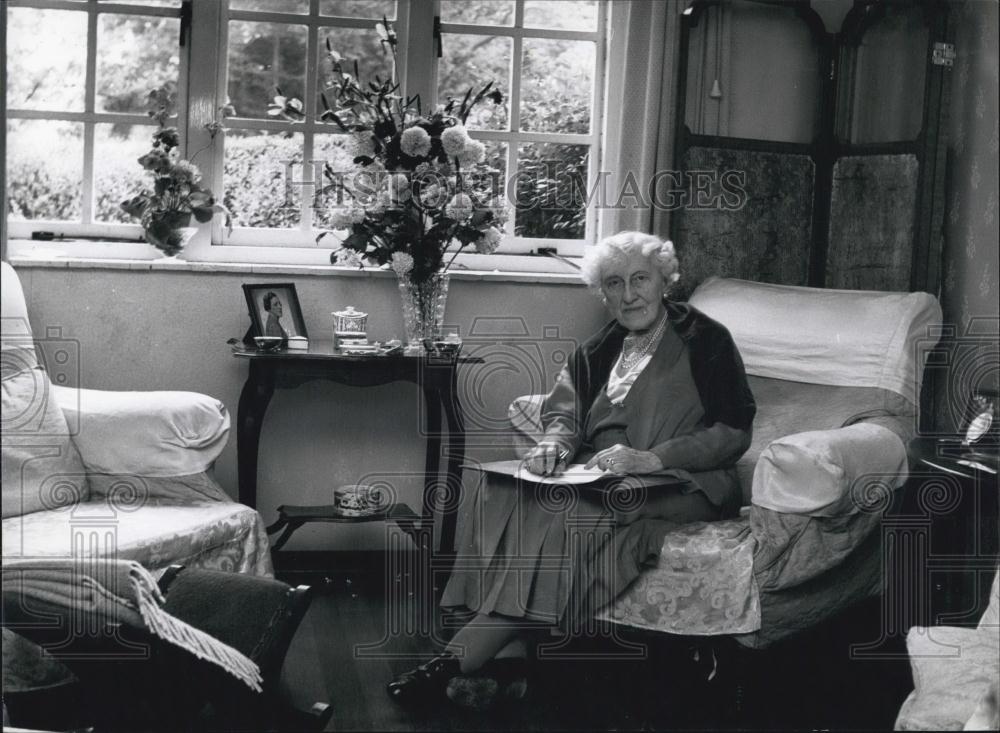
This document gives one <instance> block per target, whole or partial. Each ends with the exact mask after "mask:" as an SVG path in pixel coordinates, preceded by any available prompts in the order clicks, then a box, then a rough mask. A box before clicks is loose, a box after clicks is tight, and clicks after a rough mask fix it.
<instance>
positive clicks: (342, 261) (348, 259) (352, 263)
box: [334, 247, 362, 267]
mask: <svg viewBox="0 0 1000 733" xmlns="http://www.w3.org/2000/svg"><path fill="white" fill-rule="evenodd" d="M334 255H335V256H336V257H337V264H338V265H344V266H346V267H361V264H362V263H361V255H359V254H358V253H357V252H355V251H354V250H353V249H348V248H347V247H343V248H341V249H338V250H337V251H336V252H335V253H334Z"/></svg>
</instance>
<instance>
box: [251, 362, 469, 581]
mask: <svg viewBox="0 0 1000 733" xmlns="http://www.w3.org/2000/svg"><path fill="white" fill-rule="evenodd" d="M233 354H234V356H235V357H236V358H238V359H245V360H246V361H247V362H248V366H249V370H248V374H247V380H246V383H245V384H244V385H243V391H242V392H241V394H240V402H239V408H238V413H237V416H236V441H237V453H238V469H239V499H240V502H241V503H243V504H246V505H247V506H250V507H256V504H257V467H258V449H259V447H260V431H261V427H262V425H263V422H264V417H265V415H266V414H267V407H268V405H269V404H270V402H271V397H272V396H273V395H274V391H275V390H276V389H290V388H294V387H298V386H299V385H301V384H304V383H306V382H309V381H312V380H315V379H325V380H328V381H332V382H337V383H339V384H346V385H351V386H355V387H373V386H377V385H382V384H387V383H389V382H396V381H407V382H411V383H413V384H415V385H417V386H418V387H420V389H421V390H422V391H423V394H424V400H425V403H426V409H427V424H426V437H427V452H426V460H425V466H424V490H423V502H422V506H421V510H420V512H419V513H418V512H415V511H414V510H413V509H411V508H410V507H409V506H407V505H405V504H395V505H393V506H391V507H389V508H388V509H387V510H386V511H385V512H384V513H382V514H379V515H374V516H372V515H369V516H362V517H344V516H343V515H341V514H339V513H338V512H337V511H336V510H335V508H334V507H333V506H332V505H329V506H281V507H278V512H279V518H278V521H277V522H275V524H273V525H271V527H269V528H268V531H269V532H272V531H278V530H281V529H284V530H285V531H284V533H283V534H282V536H281V537H280V538H279V539H278V541H277V542H276V543H275V549H278V548H280V547H281V545H283V544H284V543H285V542H286V541H287V540H288V537H289V536H290V535H291V534H292V532H294V531H295V530H296V529H297V528H298V527H300V526H302V525H303V524H305V523H308V522H362V521H373V520H382V521H385V520H388V521H393V522H396V523H397V524H398V525H399V526H400V528H401V529H402V530H403V531H404V532H406V533H407V534H408V535H410V537H412V538H413V539H414V541H415V542H417V546H418V547H421V546H422V545H423V544H424V543H425V542H427V541H429V542H430V543H431V544H430V547H431V548H432V547H433V526H434V511H435V508H436V503H437V501H436V499H437V490H438V488H439V486H440V485H441V478H442V473H441V451H442V438H446V439H447V465H446V470H445V472H444V481H445V484H444V486H445V488H446V490H447V492H448V495H449V499H450V500H449V501H448V502H447V506H446V507H444V508H443V510H442V517H441V526H440V544H439V554H440V555H442V556H444V557H445V560H446V563H449V564H450V562H451V560H452V559H453V558H454V550H455V526H456V521H457V512H458V506H459V505H460V503H461V502H460V501H458V500H456V499H460V497H461V491H462V463H463V459H464V453H465V427H464V423H463V418H462V408H461V404H460V402H459V396H458V389H457V374H458V368H459V367H460V366H462V365H465V364H481V363H483V359H481V358H478V357H461V356H460V357H458V358H452V359H435V358H431V357H427V356H404V355H398V356H385V355H364V356H348V355H344V354H341V353H339V352H337V351H336V350H335V349H334V345H333V343H332V342H319V343H311V345H310V348H309V350H308V351H279V352H275V353H265V352H259V351H255V350H253V349H236V350H234V352H233ZM442 412H443V413H444V418H445V422H446V425H447V427H446V428H442V422H441V416H442Z"/></svg>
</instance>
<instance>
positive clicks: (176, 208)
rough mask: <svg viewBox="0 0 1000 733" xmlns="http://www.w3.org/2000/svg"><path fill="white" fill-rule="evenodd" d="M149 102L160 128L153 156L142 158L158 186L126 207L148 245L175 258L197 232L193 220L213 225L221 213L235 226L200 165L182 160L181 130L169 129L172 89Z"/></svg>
mask: <svg viewBox="0 0 1000 733" xmlns="http://www.w3.org/2000/svg"><path fill="white" fill-rule="evenodd" d="M148 101H149V111H148V114H149V116H150V117H152V118H153V119H155V120H156V122H157V123H158V125H159V128H158V129H157V131H156V132H155V133H153V144H152V147H151V148H150V150H149V152H148V153H146V154H145V155H143V156H142V157H141V158H139V165H141V166H142V167H143V168H144V169H145V170H147V171H149V173H150V174H151V175H152V177H153V187H152V190H148V189H147V190H145V191H142V192H141V193H139V194H137V195H136V196H133V197H132V198H130V199H128V200H126V201H123V202H122V203H121V208H122V210H123V211H125V213H126V214H128V215H129V216H133V217H135V218H136V219H139V221H140V222H141V223H142V228H143V233H144V235H145V238H146V241H147V242H149V243H150V244H152V245H153V246H154V247H156V248H157V249H159V250H161V251H162V252H163V253H164V254H165V255H166V256H168V257H172V256H174V255H176V254H178V253H179V252H180V251H181V250H182V249H183V248H184V245H185V244H187V242H188V240H189V239H190V238H191V237H192V236H193V235H194V233H195V232H196V231H197V229H196V228H195V227H192V226H191V219H192V218H194V220H195V221H197V222H199V223H205V222H208V221H211V220H212V217H213V216H214V215H215V214H216V213H222V214H224V215H225V217H226V226H227V227H230V228H231V217H230V214H229V210H228V209H226V207H225V206H223V205H222V204H220V203H217V202H216V200H215V197H214V196H213V195H212V192H211V191H210V190H209V189H208V188H206V187H205V186H203V185H202V183H201V181H202V177H201V171H199V170H198V167H197V166H196V165H194V164H193V163H192V162H190V161H188V160H185V159H183V158H181V157H180V154H179V150H178V146H179V145H180V135H179V133H178V131H177V128H176V127H167V126H166V122H167V120H168V119H169V118H170V116H171V115H172V114H173V108H174V89H173V85H172V84H167V85H165V86H163V87H160V88H159V89H154V90H153V91H151V92H150V93H149V97H148ZM219 129H221V128H220V127H219V126H218V125H217V124H214V123H210V132H211V133H212V136H213V137H214V136H215V134H216V133H217V132H218V130H219ZM199 152H200V151H199ZM196 155H197V154H196Z"/></svg>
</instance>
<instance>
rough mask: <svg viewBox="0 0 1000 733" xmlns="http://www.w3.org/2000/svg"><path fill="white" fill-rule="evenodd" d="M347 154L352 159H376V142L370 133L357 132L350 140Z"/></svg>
mask: <svg viewBox="0 0 1000 733" xmlns="http://www.w3.org/2000/svg"><path fill="white" fill-rule="evenodd" d="M346 147H347V153H348V155H350V156H351V157H352V158H358V157H361V156H364V157H366V158H374V157H375V140H374V138H372V134H371V133H370V132H356V133H354V134H353V135H351V136H350V137H349V138H348V141H347V146H346Z"/></svg>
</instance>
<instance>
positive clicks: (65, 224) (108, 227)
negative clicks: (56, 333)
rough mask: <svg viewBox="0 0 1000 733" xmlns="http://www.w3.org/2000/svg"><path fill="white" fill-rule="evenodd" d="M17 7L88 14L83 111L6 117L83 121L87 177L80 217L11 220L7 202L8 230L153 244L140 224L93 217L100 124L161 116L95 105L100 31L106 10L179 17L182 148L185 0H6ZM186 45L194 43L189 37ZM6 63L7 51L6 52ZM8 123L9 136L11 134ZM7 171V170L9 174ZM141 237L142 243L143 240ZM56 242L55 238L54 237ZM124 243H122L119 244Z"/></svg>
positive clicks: (147, 122)
mask: <svg viewBox="0 0 1000 733" xmlns="http://www.w3.org/2000/svg"><path fill="white" fill-rule="evenodd" d="M16 8H31V9H37V10H70V11H74V12H78V13H85V14H86V15H87V57H86V62H85V72H84V108H83V111H82V112H68V111H64V110H30V109H19V108H17V107H10V106H8V107H7V115H6V119H7V120H18V119H23V120H52V121H59V122H74V123H81V124H82V125H83V182H82V186H81V189H82V190H81V196H82V199H81V202H80V221H54V220H47V219H30V220H26V221H24V220H12V219H10V218H9V217H8V216H7V211H6V203H5V206H4V212H3V214H4V217H5V219H6V221H7V234H8V236H9V237H10V238H11V239H15V238H16V239H30V237H31V233H32V231H48V232H52V233H54V234H55V235H57V236H61V237H86V238H88V239H90V238H100V237H105V238H114V239H135V240H136V243H135V244H132V243H130V242H124V243H122V244H123V245H124V247H125V248H126V251H127V250H128V249H129V248H135V249H138V247H139V246H143V247H145V246H148V245H146V244H145V243H144V242H143V241H142V227H141V226H140V225H139V224H121V223H116V222H99V221H94V153H95V131H96V127H97V125H98V124H108V123H110V124H128V125H140V126H144V127H149V128H150V133H152V131H153V130H155V129H156V122H154V121H153V120H151V119H150V118H149V116H148V115H146V114H142V113H122V112H99V111H97V109H96V100H97V34H98V27H99V21H100V15H102V14H115V15H133V16H145V17H150V16H155V17H166V18H177V19H179V20H180V24H179V38H178V46H179V50H178V68H177V114H176V115H174V116H173V117H171V118H170V124H172V125H175V126H176V127H177V129H178V130H179V132H180V137H181V145H182V149H183V146H184V141H185V138H186V135H185V131H186V128H187V105H185V104H184V103H183V102H184V100H185V99H186V98H187V80H188V68H189V55H188V53H186V49H185V48H184V45H185V44H183V43H182V39H184V36H185V33H186V27H185V26H186V24H185V10H184V3H183V2H182V3H181V4H180V5H179V6H178V7H176V8H171V7H164V6H155V5H148V6H144V5H131V4H125V3H116V2H103V1H98V0H82V1H81V0H6V4H5V7H4V15H5V20H6V11H7V10H8V9H16ZM186 45H187V47H188V48H190V46H191V44H190V42H188V43H187V44H186ZM4 63H5V64H6V56H5V58H4ZM6 135H7V130H6V126H5V129H4V136H5V137H6ZM5 177H6V174H5ZM140 243H141V244H140ZM50 244H51V243H50ZM116 249H120V248H116Z"/></svg>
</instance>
